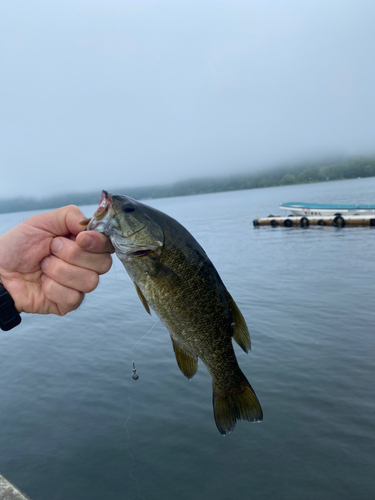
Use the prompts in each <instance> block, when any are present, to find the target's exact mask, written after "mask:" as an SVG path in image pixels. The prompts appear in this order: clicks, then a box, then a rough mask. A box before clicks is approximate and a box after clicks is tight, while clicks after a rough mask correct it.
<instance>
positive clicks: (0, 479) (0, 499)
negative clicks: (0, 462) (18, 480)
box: [0, 474, 30, 500]
mask: <svg viewBox="0 0 375 500" xmlns="http://www.w3.org/2000/svg"><path fill="white" fill-rule="evenodd" d="M0 500H30V498H29V497H27V496H26V495H25V494H24V493H22V492H21V491H20V490H19V489H18V488H16V487H15V486H13V484H12V483H10V482H9V481H8V480H7V479H5V477H4V476H2V475H1V474H0Z"/></svg>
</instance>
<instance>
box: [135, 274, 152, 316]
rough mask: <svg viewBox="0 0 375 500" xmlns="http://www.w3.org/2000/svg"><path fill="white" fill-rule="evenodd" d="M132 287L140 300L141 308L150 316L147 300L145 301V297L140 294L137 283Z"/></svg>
mask: <svg viewBox="0 0 375 500" xmlns="http://www.w3.org/2000/svg"><path fill="white" fill-rule="evenodd" d="M133 283H134V281H133ZM134 286H135V289H136V291H137V295H138V297H139V298H140V300H141V302H142V304H143V307H144V308H145V309H146V311H147V312H148V314H149V315H150V316H151V311H150V307H149V305H148V302H147V300H146V299H145V296H144V295H143V293H142V292H141V290H140V288H139V286H138V285H137V283H134Z"/></svg>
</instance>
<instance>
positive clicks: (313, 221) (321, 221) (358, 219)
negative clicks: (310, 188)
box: [253, 214, 375, 229]
mask: <svg viewBox="0 0 375 500" xmlns="http://www.w3.org/2000/svg"><path fill="white" fill-rule="evenodd" d="M253 225H254V227H260V226H270V227H295V228H304V229H306V228H308V227H309V226H331V227H375V217H373V216H365V215H362V216H361V215H351V216H346V217H344V216H342V215H341V214H338V215H335V216H332V217H321V216H319V217H317V216H316V217H310V216H309V217H307V216H303V217H300V216H297V215H288V216H287V217H285V216H281V215H269V216H268V217H262V218H257V219H254V220H253Z"/></svg>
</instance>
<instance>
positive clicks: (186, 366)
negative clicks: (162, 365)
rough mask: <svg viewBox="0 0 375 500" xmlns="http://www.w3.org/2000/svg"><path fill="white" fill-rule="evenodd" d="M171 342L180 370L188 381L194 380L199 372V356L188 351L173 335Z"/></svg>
mask: <svg viewBox="0 0 375 500" xmlns="http://www.w3.org/2000/svg"><path fill="white" fill-rule="evenodd" d="M171 340H172V344H173V350H174V354H175V356H176V361H177V364H178V367H179V369H180V370H181V371H182V373H183V374H184V375H185V377H187V378H188V379H191V378H193V377H194V375H195V374H196V373H197V370H198V356H194V355H193V354H191V353H190V352H189V351H188V350H186V349H185V348H184V347H183V346H182V345H181V344H180V343H179V342H178V341H176V340H175V339H174V338H173V337H172V335H171Z"/></svg>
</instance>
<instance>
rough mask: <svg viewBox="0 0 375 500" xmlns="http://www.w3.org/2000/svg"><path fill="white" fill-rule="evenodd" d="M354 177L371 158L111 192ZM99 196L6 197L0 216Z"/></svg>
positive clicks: (161, 192)
mask: <svg viewBox="0 0 375 500" xmlns="http://www.w3.org/2000/svg"><path fill="white" fill-rule="evenodd" d="M358 177H361V178H362V177H375V158H374V157H356V158H351V159H347V160H340V161H335V162H332V161H331V162H323V161H322V162H319V163H317V162H316V163H315V164H312V163H310V164H307V163H305V164H302V165H301V164H300V165H298V166H296V165H295V166H285V167H280V168H277V169H276V168H275V169H270V170H267V171H266V172H262V173H258V174H248V175H246V174H242V175H240V174H237V175H232V176H227V177H213V178H206V179H191V180H186V181H180V182H177V183H175V184H170V185H163V186H149V187H138V188H127V189H119V188H116V189H115V190H114V191H116V192H118V193H121V194H127V195H128V196H131V197H132V198H135V199H140V200H142V199H154V198H169V197H173V196H188V195H195V194H204V193H217V192H223V191H238V190H243V189H257V188H264V187H273V186H287V185H294V184H309V183H316V182H326V181H335V180H344V179H356V178H358ZM99 196H100V193H98V191H95V192H87V193H68V194H64V195H56V196H51V197H48V198H43V199H35V198H31V197H30V198H22V197H18V198H10V199H7V200H0V213H12V212H26V211H29V210H43V209H46V210H49V209H53V208H58V207H62V206H65V205H70V204H74V205H95V204H96V203H98V201H99Z"/></svg>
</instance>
